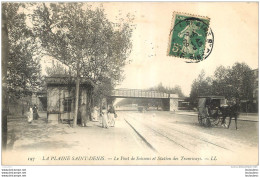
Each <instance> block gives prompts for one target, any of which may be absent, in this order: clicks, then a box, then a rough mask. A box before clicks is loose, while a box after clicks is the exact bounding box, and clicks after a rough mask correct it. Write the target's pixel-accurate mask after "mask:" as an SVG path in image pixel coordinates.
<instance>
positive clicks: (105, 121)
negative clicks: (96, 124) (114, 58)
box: [101, 106, 108, 128]
mask: <svg viewBox="0 0 260 177" xmlns="http://www.w3.org/2000/svg"><path fill="white" fill-rule="evenodd" d="M101 118H102V127H103V128H108V118H107V109H106V107H105V106H103V107H102V111H101Z"/></svg>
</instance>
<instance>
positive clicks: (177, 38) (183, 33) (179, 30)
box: [168, 12, 214, 62]
mask: <svg viewBox="0 0 260 177" xmlns="http://www.w3.org/2000/svg"><path fill="white" fill-rule="evenodd" d="M209 22H210V19H209V18H208V17H201V16H194V15H190V14H183V13H177V12H174V13H173V21H172V26H171V31H170V39H169V45H168V55H169V56H174V57H178V58H183V59H188V60H190V61H193V62H199V61H202V60H204V59H206V58H207V57H208V56H209V54H210V53H211V51H212V48H213V42H214V36H213V32H212V30H211V29H209Z"/></svg>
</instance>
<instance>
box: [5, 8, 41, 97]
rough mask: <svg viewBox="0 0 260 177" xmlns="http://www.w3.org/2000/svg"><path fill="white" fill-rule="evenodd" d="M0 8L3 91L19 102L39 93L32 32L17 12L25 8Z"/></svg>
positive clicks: (38, 77) (38, 69) (37, 67)
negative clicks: (4, 65) (4, 64)
mask: <svg viewBox="0 0 260 177" xmlns="http://www.w3.org/2000/svg"><path fill="white" fill-rule="evenodd" d="M2 8H3V13H4V16H5V18H6V30H7V31H8V59H7V60H8V62H7V70H6V72H7V75H6V81H7V91H8V95H9V97H11V98H12V97H15V98H21V97H23V96H26V95H28V94H30V93H31V92H32V91H34V90H37V89H39V86H40V78H41V72H40V70H41V67H40V64H39V59H38V58H37V57H35V52H36V50H35V47H36V46H35V43H34V38H33V34H32V31H31V30H30V29H29V28H28V27H27V25H26V14H24V13H23V12H22V10H21V9H23V8H25V5H24V4H22V3H3V7H2ZM19 10H20V11H21V12H19ZM4 45H6V44H4Z"/></svg>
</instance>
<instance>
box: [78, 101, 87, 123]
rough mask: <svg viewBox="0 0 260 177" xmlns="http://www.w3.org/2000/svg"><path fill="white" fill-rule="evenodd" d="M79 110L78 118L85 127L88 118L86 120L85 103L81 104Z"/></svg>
mask: <svg viewBox="0 0 260 177" xmlns="http://www.w3.org/2000/svg"><path fill="white" fill-rule="evenodd" d="M79 111H80V118H81V124H82V127H86V126H87V122H88V120H87V108H86V104H85V103H82V104H81V106H80V108H79Z"/></svg>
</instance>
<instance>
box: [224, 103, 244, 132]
mask: <svg viewBox="0 0 260 177" xmlns="http://www.w3.org/2000/svg"><path fill="white" fill-rule="evenodd" d="M220 111H221V113H222V117H223V119H222V125H224V124H225V123H226V117H229V124H228V127H227V128H228V129H229V126H230V124H231V120H232V118H233V117H234V118H235V123H236V130H237V118H238V116H239V105H238V104H237V103H236V104H234V105H230V106H227V107H220Z"/></svg>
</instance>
